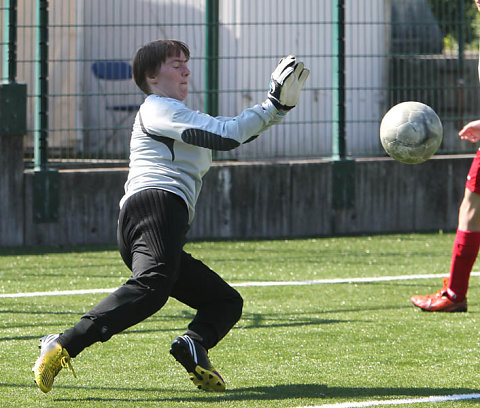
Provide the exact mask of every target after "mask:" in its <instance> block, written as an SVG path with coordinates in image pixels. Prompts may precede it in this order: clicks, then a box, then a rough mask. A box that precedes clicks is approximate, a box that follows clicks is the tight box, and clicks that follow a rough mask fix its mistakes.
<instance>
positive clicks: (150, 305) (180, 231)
mask: <svg viewBox="0 0 480 408" xmlns="http://www.w3.org/2000/svg"><path fill="white" fill-rule="evenodd" d="M187 229H188V212H187V208H186V205H185V203H184V202H183V200H182V199H181V198H179V197H178V196H175V195H174V194H171V193H167V192H165V191H162V190H145V191H142V192H140V193H137V194H135V195H134V196H132V197H131V198H130V199H129V200H127V202H126V204H125V206H124V208H122V211H121V213H120V217H119V246H120V250H121V254H122V258H123V259H124V260H125V262H126V264H127V266H129V267H130V268H131V269H132V276H131V278H130V279H128V281H127V282H126V283H125V285H123V286H121V287H120V288H119V289H117V290H116V291H115V292H113V293H112V294H110V295H109V296H107V297H106V298H104V299H103V300H102V301H101V302H100V303H98V304H97V305H96V306H95V307H94V308H93V309H91V310H90V311H89V312H88V313H86V314H85V315H84V316H83V317H82V319H80V321H79V322H78V323H77V324H76V325H75V326H74V327H72V328H70V329H68V330H65V332H64V333H62V334H61V335H60V336H56V337H55V339H54V340H52V342H51V345H50V346H49V347H48V348H47V347H43V346H42V350H41V353H40V357H39V358H38V359H37V363H36V364H35V366H34V371H35V379H36V382H37V384H38V385H39V387H40V388H41V389H42V391H44V392H48V391H49V390H50V389H51V386H52V384H53V379H54V378H55V376H56V375H57V374H58V372H59V371H60V369H61V368H62V367H63V365H62V364H63V363H62V364H61V361H67V362H69V361H70V358H73V357H76V356H77V355H78V354H79V353H80V352H81V351H82V350H83V349H85V348H86V347H88V346H90V345H91V344H93V343H95V342H97V341H107V340H108V339H110V338H111V337H112V336H113V335H114V334H116V333H119V332H121V331H123V330H125V329H126V328H128V327H130V326H132V325H134V324H136V323H138V322H140V321H142V320H144V319H145V318H147V317H148V316H150V315H152V314H153V313H155V312H156V311H158V310H159V309H160V308H161V307H162V306H163V305H164V304H165V302H166V301H167V299H168V297H169V295H170V291H171V289H172V287H173V285H174V283H175V281H176V279H177V273H178V270H179V265H180V260H181V254H182V247H183V244H184V241H185V233H186V231H187ZM50 349H52V350H56V351H55V353H50V352H49V350H50ZM57 351H58V352H57ZM65 356H66V358H64V357H65ZM41 384H47V385H41Z"/></svg>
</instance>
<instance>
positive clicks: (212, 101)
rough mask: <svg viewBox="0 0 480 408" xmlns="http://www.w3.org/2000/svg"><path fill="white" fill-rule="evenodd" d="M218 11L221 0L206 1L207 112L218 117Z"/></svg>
mask: <svg viewBox="0 0 480 408" xmlns="http://www.w3.org/2000/svg"><path fill="white" fill-rule="evenodd" d="M218 9H219V0H206V34H205V42H206V44H205V53H206V58H205V111H206V113H208V114H209V115H212V116H218V25H219V24H218Z"/></svg>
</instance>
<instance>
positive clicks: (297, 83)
mask: <svg viewBox="0 0 480 408" xmlns="http://www.w3.org/2000/svg"><path fill="white" fill-rule="evenodd" d="M309 74H310V70H308V69H307V68H305V67H304V65H303V62H297V61H296V59H295V56H294V55H289V56H288V57H285V58H282V59H281V60H280V62H279V63H278V66H277V68H275V71H273V73H272V76H271V78H270V90H269V91H268V99H270V100H271V101H272V103H273V104H274V105H275V107H276V108H277V109H278V110H282V111H289V110H290V109H292V108H294V107H295V105H296V104H297V102H298V98H299V97H300V91H301V90H302V88H303V85H304V84H305V81H306V80H307V78H308V75H309Z"/></svg>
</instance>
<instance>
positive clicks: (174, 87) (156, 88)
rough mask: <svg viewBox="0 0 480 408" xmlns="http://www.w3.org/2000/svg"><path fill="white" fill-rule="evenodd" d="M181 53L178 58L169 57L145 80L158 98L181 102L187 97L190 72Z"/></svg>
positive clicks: (186, 60) (186, 61)
mask: <svg viewBox="0 0 480 408" xmlns="http://www.w3.org/2000/svg"><path fill="white" fill-rule="evenodd" d="M187 63H188V59H187V58H186V57H185V55H184V54H183V52H181V53H180V55H179V56H178V57H176V56H175V57H169V58H167V60H166V61H165V62H164V63H163V64H162V65H161V67H160V69H159V70H158V71H157V72H156V74H155V75H154V76H152V77H149V78H147V80H148V82H149V84H150V89H151V90H152V92H153V93H154V94H156V95H159V96H166V97H168V98H174V99H178V100H179V101H183V100H184V99H185V98H186V97H187V95H188V79H189V77H190V70H189V69H188V67H187Z"/></svg>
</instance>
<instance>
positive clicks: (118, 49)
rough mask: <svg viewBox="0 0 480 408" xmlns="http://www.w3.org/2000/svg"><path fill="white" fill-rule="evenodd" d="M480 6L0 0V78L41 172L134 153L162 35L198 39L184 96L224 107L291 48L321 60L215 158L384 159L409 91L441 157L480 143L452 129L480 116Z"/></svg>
mask: <svg viewBox="0 0 480 408" xmlns="http://www.w3.org/2000/svg"><path fill="white" fill-rule="evenodd" d="M14 9H15V10H14ZM14 11H15V12H16V20H15V19H14V20H12V19H11V16H12V12H14ZM478 14H479V13H478V12H477V11H476V7H475V5H474V2H473V0H471V1H467V0H448V1H447V0H397V1H390V0H364V1H361V2H359V1H355V0H321V1H319V0H299V1H295V2H293V1H291V0H276V1H273V0H265V1H263V2H257V1H255V0H221V1H219V0H177V1H175V0H168V1H167V0H144V1H131V0H102V1H97V0H15V1H13V0H0V21H2V22H3V25H2V27H3V28H2V30H1V32H0V55H1V57H2V64H1V65H0V80H1V81H2V82H4V83H5V82H9V81H10V82H11V81H12V78H11V77H12V76H15V80H16V81H17V82H21V83H26V84H27V92H28V98H27V101H28V102H27V127H28V131H27V135H26V136H25V146H26V159H27V163H28V164H31V165H32V166H35V167H37V168H39V167H42V166H44V164H45V162H46V161H49V162H56V163H55V164H56V165H57V166H61V165H67V164H69V165H71V164H72V163H73V164H75V163H77V164H79V163H84V162H89V163H91V162H95V163H97V164H100V163H118V162H126V161H127V160H128V147H129V137H130V129H131V125H132V123H133V120H134V117H135V113H136V109H137V107H138V105H139V104H140V103H141V102H142V99H143V96H142V94H141V92H140V91H138V90H137V89H136V87H135V86H134V84H133V82H132V80H131V78H130V76H131V67H130V63H131V60H132V57H133V55H134V53H135V51H136V49H137V48H138V47H140V46H141V45H142V44H144V43H146V42H148V41H151V40H153V39H157V38H176V39H180V40H183V41H185V42H186V43H187V44H189V46H190V48H191V54H192V58H191V61H190V69H191V71H192V77H191V88H190V95H189V97H188V98H187V100H186V103H187V105H189V106H190V107H192V108H194V109H199V110H204V111H208V112H209V113H211V114H215V115H216V114H218V115H222V116H233V115H236V114H238V113H240V111H241V110H242V109H243V108H245V107H248V106H251V105H252V104H254V103H258V102H261V101H262V100H263V99H264V98H265V97H266V89H267V87H268V79H269V75H270V73H271V71H272V69H273V68H274V67H275V65H276V63H277V61H278V59H279V58H280V57H281V56H284V55H286V54H289V53H295V54H296V55H297V56H298V57H299V58H301V59H302V60H304V61H305V63H306V65H307V66H308V67H309V68H310V69H311V75H310V77H309V79H308V81H307V85H306V89H305V90H304V92H303V94H302V96H301V99H300V102H299V106H298V107H297V108H296V109H295V110H293V111H292V112H291V113H289V115H288V116H287V118H286V120H285V121H284V122H283V123H282V124H281V125H280V126H276V127H275V128H273V129H271V130H269V131H268V132H267V133H266V134H265V135H263V136H262V137H261V138H258V139H257V141H256V142H255V143H250V144H247V145H245V146H242V147H241V148H239V149H236V150H234V151H231V152H221V153H218V154H217V156H216V158H217V159H219V160H222V159H231V160H260V159H267V160H268V159H303V158H338V157H340V158H343V157H353V158H358V157H367V156H383V155H384V152H383V150H382V148H381V146H380V143H379V140H378V129H379V123H380V120H381V118H382V116H383V114H384V113H385V112H386V111H387V110H388V108H389V107H390V106H392V105H393V104H395V103H397V102H400V101H404V100H417V101H421V102H424V103H427V104H429V105H430V106H432V107H433V108H434V109H435V110H436V111H437V113H438V114H439V116H440V117H441V119H442V121H443V124H444V129H445V137H444V142H443V144H442V147H441V150H440V153H449V154H450V153H464V152H473V151H474V147H473V146H471V145H470V144H469V143H466V142H460V141H459V140H458V137H457V136H456V134H457V131H458V129H459V127H460V126H461V125H462V124H464V123H466V122H467V121H468V120H471V119H474V118H477V117H480V100H479V92H478V91H479V85H478V83H479V82H478V73H477V62H478V40H477V26H478V24H477V21H478V16H477V15H478ZM12 21H13V23H12ZM12 24H15V25H16V31H15V32H16V39H15V40H16V41H15V51H16V52H15V58H14V59H13V60H12V55H13V54H12V52H11V51H12V43H13V42H12V36H11V32H12V31H11V25H12ZM111 67H114V68H111ZM112 73H114V75H113V77H112V76H111V75H110V74H112ZM0 109H2V107H1V106H0Z"/></svg>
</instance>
